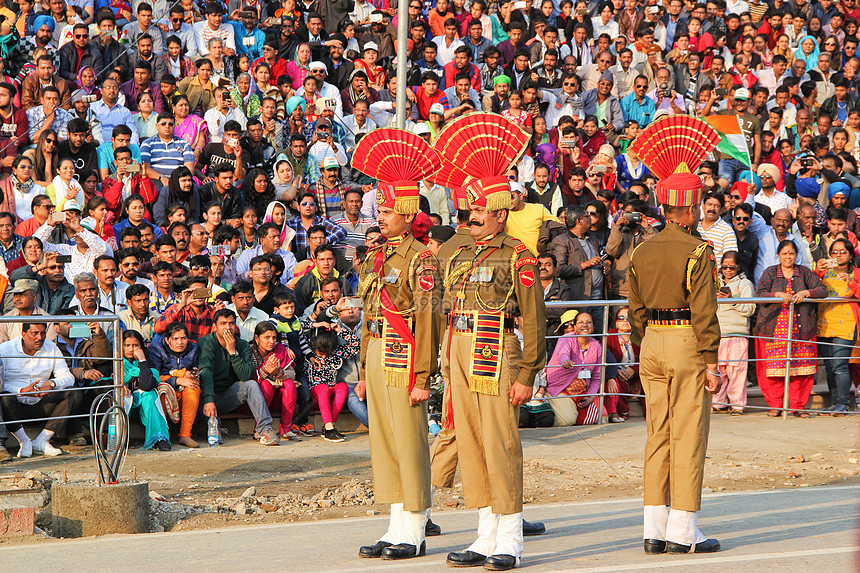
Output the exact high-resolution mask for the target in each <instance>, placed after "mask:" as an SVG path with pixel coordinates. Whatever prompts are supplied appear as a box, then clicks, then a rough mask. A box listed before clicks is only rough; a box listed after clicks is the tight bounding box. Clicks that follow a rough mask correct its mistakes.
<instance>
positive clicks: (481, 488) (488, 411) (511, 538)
mask: <svg viewBox="0 0 860 573" xmlns="http://www.w3.org/2000/svg"><path fill="white" fill-rule="evenodd" d="M467 195H468V202H469V210H470V217H469V225H470V227H471V235H472V237H473V239H474V241H473V242H470V243H465V244H462V245H460V246H459V247H457V248H456V250H455V251H454V253H453V254H452V255H451V256H450V258H449V259H448V260H447V261H442V262H443V264H444V281H443V300H442V308H443V309H445V310H450V313H449V314H448V316H447V328H446V332H445V336H444V338H443V340H442V369H443V374H444V375H445V379H446V380H447V381H448V383H449V384H450V389H451V394H450V397H449V400H450V404H451V407H450V414H451V415H452V416H453V426H454V428H455V429H456V432H457V434H456V435H457V438H456V440H457V446H456V447H457V454H458V458H459V463H460V475H461V477H462V479H463V494H464V497H465V501H466V506H467V507H477V508H480V509H479V512H478V515H479V523H478V539H477V540H476V541H475V542H474V543H473V544H472V545H470V546H469V547H468V548H467V549H466V550H465V551H461V552H452V553H449V554H448V558H447V562H448V564H449V565H452V566H455V567H469V566H480V565H483V566H484V568H485V569H488V570H492V571H504V570H508V569H512V568H513V567H516V566H517V565H518V564H519V561H520V556H521V555H522V544H523V539H522V536H523V532H522V500H523V465H522V464H523V457H522V445H521V443H520V437H519V431H518V428H517V425H518V414H519V406H520V405H522V404H524V403H525V402H527V401H528V400H529V399H531V395H532V384H533V382H534V377H535V375H536V374H537V373H538V372H539V371H540V370H541V368H543V365H544V363H545V359H546V346H545V338H544V336H545V330H546V308H545V307H544V302H543V289H542V288H540V284H539V282H538V271H537V260H536V259H535V258H534V257H532V256H531V253H530V252H529V251H528V249H527V248H526V247H525V245H524V244H523V243H521V242H520V241H519V240H517V239H514V238H512V237H510V236H508V235H506V234H505V232H504V228H505V222H506V220H507V210H508V209H509V208H510V205H511V196H510V189H509V187H508V182H507V178H506V177H488V178H486V179H480V180H477V181H475V182H473V183H471V184H470V185H469V187H468V192H467ZM440 261H441V259H440ZM517 315H522V316H523V317H524V321H523V340H524V343H523V347H522V349H521V348H520V344H519V341H518V339H517V337H516V335H515V334H514V318H515V317H516V316H517Z"/></svg>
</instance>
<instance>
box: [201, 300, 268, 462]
mask: <svg viewBox="0 0 860 573" xmlns="http://www.w3.org/2000/svg"><path fill="white" fill-rule="evenodd" d="M214 318H215V330H214V331H213V332H212V333H211V334H209V335H207V336H204V337H203V338H201V339H200V342H199V343H198V346H199V347H200V373H199V379H200V389H201V391H202V394H201V402H202V403H203V414H204V415H205V416H206V417H208V418H212V417H216V416H218V413H219V412H220V413H221V414H227V413H229V412H232V411H233V410H235V409H236V408H238V407H239V406H241V405H242V404H247V405H248V407H249V408H250V409H251V414H253V416H254V420H255V421H256V427H255V429H254V438H255V439H257V440H259V442H260V444H262V445H264V446H272V445H277V444H278V436H277V435H276V434H275V432H274V430H272V415H271V414H270V413H269V409H268V408H267V407H266V399H265V397H264V396H263V392H262V390H260V385H259V384H258V383H257V381H256V379H255V374H256V373H255V372H254V363H253V357H252V356H251V347H250V346H249V345H248V343H247V342H245V341H244V340H242V339H241V338H238V337H237V336H236V317H235V315H234V314H233V311H230V310H227V309H221V310H219V311H217V312H216V313H215V316H214Z"/></svg>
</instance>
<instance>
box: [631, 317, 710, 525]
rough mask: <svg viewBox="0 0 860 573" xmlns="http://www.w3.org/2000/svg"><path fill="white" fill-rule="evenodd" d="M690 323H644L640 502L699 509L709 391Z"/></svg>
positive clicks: (705, 449)
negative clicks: (645, 432) (642, 493)
mask: <svg viewBox="0 0 860 573" xmlns="http://www.w3.org/2000/svg"><path fill="white" fill-rule="evenodd" d="M696 344H697V339H696V335H695V334H694V332H693V329H692V327H689V326H649V327H648V328H647V329H646V330H645V337H644V338H643V339H642V346H641V352H640V361H641V365H640V367H639V376H640V378H641V380H642V388H643V389H644V391H645V396H646V403H647V405H648V408H647V411H646V415H645V421H646V424H647V428H648V440H647V442H646V444H645V505H669V506H671V508H672V509H677V510H682V511H699V510H700V509H701V506H702V478H703V475H704V467H705V453H706V451H707V449H708V429H709V426H710V420H711V418H710V416H711V394H710V393H708V391H707V390H705V382H706V375H705V369H706V365H705V363H704V361H703V360H702V358H701V357H700V356H699V354H698V353H697V352H696Z"/></svg>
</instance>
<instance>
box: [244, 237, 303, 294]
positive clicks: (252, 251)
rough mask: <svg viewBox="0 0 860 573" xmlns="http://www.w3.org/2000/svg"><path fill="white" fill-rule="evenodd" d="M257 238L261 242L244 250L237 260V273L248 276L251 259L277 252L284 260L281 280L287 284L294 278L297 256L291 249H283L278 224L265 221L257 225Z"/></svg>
mask: <svg viewBox="0 0 860 573" xmlns="http://www.w3.org/2000/svg"><path fill="white" fill-rule="evenodd" d="M257 238H258V239H259V241H260V244H259V245H257V246H255V247H251V248H247V249H245V250H244V251H242V254H241V255H239V258H238V259H237V260H236V273H237V274H238V275H239V276H240V277H242V278H247V277H248V273H249V271H250V264H251V261H252V260H253V259H254V258H256V257H258V256H260V255H268V254H276V255H277V256H279V257H281V258H282V259H283V261H284V269H285V270H284V273H283V274H282V275H281V282H282V283H283V284H287V283H288V282H290V280H292V278H293V268H294V267H295V266H296V257H295V255H293V254H292V253H291V252H289V251H283V250H281V232H280V230H279V228H278V225H277V224H276V223H273V222H269V223H263V224H262V225H260V226H259V227H257Z"/></svg>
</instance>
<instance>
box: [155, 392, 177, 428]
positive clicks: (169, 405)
mask: <svg viewBox="0 0 860 573" xmlns="http://www.w3.org/2000/svg"><path fill="white" fill-rule="evenodd" d="M156 391H157V392H158V395H159V397H160V398H161V405H162V406H163V407H164V413H165V414H166V415H167V416H168V417H169V418H170V419H171V420H173V423H174V424H178V423H179V400H177V399H176V390H174V389H173V386H171V385H170V384H165V383H161V384H159V385H158V387H157V388H156Z"/></svg>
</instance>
